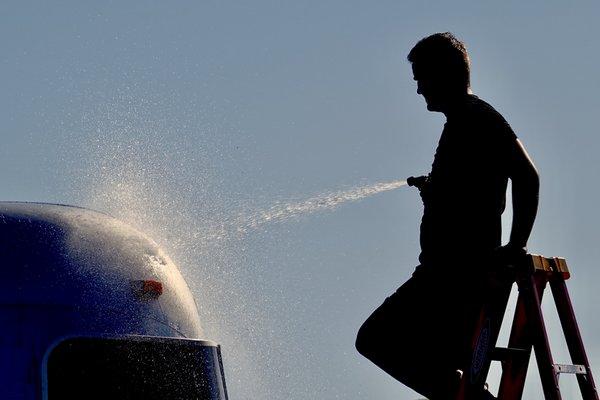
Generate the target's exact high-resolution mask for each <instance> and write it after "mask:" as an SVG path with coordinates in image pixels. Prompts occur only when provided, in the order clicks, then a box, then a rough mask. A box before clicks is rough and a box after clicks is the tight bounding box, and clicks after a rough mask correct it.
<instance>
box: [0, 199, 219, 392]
mask: <svg viewBox="0 0 600 400" xmlns="http://www.w3.org/2000/svg"><path fill="white" fill-rule="evenodd" d="M0 256H1V258H0V260H1V267H0V284H1V287H0V326H1V327H2V328H1V331H0V371H1V372H2V373H1V374H0V388H1V390H2V394H1V396H0V397H1V398H10V399H27V400H29V399H36V400H37V399H50V400H58V399H68V398H115V399H117V398H120V399H138V398H139V399H142V398H143V399H202V400H205V399H206V400H226V399H227V393H226V388H225V380H224V376H223V368H222V362H221V353H220V347H219V346H218V345H217V344H215V343H213V342H210V341H206V340H201V338H202V337H203V333H202V329H201V326H200V320H199V316H198V311H197V307H196V304H195V302H194V299H193V297H192V294H191V292H190V290H189V288H188V286H187V284H186V282H185V281H184V279H183V277H182V276H181V274H180V272H179V270H178V269H177V267H176V266H175V264H174V263H173V262H172V261H171V260H170V259H169V257H168V256H167V255H166V254H165V253H164V252H163V251H162V250H161V249H160V248H159V246H158V245H157V244H156V243H155V242H154V241H152V240H151V239H149V238H148V237H146V236H145V235H143V234H142V233H140V232H139V231H136V230H135V229H133V228H132V227H130V226H128V225H126V224H124V223H123V222H121V221H119V220H117V219H114V218H112V217H110V216H108V215H106V214H102V213H98V212H94V211H91V210H88V209H84V208H78V207H71V206H64V205H53V204H41V203H17V202H0Z"/></svg>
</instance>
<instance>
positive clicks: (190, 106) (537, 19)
mask: <svg viewBox="0 0 600 400" xmlns="http://www.w3.org/2000/svg"><path fill="white" fill-rule="evenodd" d="M0 10H1V12H0V43H1V48H2V53H1V54H0V85H1V86H0V87H1V88H2V95H0V121H2V123H1V124H0V137H1V138H2V142H1V143H2V144H1V146H0V182H1V185H0V198H1V199H3V200H19V201H41V202H54V203H66V204H74V205H81V206H86V207H91V208H94V209H98V210H101V211H105V212H109V213H111V214H112V215H114V216H116V217H118V218H120V219H123V220H124V221H126V222H128V223H130V224H132V225H134V226H136V227H137V228H139V229H140V230H143V231H145V232H147V233H148V234H149V235H150V236H151V237H153V238H154V239H155V240H156V241H157V242H158V243H160V244H161V245H162V246H163V247H164V248H165V249H166V250H167V252H168V253H169V254H171V256H172V258H173V259H174V260H175V261H176V262H177V263H178V264H179V266H180V268H181V270H182V273H183V275H184V276H185V277H186V279H187V280H188V283H189V285H190V287H191V289H192V291H193V293H194V295H195V297H196V300H197V303H198V306H199V312H200V316H201V319H202V322H203V327H204V330H205V334H206V336H207V337H206V338H207V339H211V340H215V341H217V342H219V343H221V345H222V352H223V359H224V364H225V373H226V379H227V384H228V388H229V394H230V398H231V399H261V398H265V399H266V398H273V399H284V398H285V399H298V400H300V399H308V398H315V399H316V398H318V399H348V400H355V399H356V400H357V399H364V398H378V399H407V400H414V399H416V398H418V397H419V396H418V395H417V394H416V393H415V392H413V391H411V390H410V389H407V388H405V387H404V386H403V385H402V384H400V383H398V382H396V381H394V380H393V379H392V378H390V377H388V376H387V375H386V374H385V373H383V372H381V371H380V370H378V368H377V367H375V366H374V365H372V364H371V363H370V362H368V361H367V360H366V359H363V358H362V357H361V356H360V355H359V354H358V353H357V352H356V351H355V349H354V338H355V334H356V331H357V329H358V328H359V326H360V325H361V323H362V322H363V321H364V320H365V319H366V318H367V317H368V315H369V314H370V313H371V312H372V311H373V310H374V309H375V308H376V307H377V306H378V305H379V304H380V303H381V302H382V301H383V300H384V299H385V297H386V296H388V295H389V294H391V293H392V292H393V291H394V290H395V289H396V288H397V287H398V286H400V285H401V284H402V283H403V282H404V281H405V280H406V279H408V278H409V277H410V274H411V273H412V271H413V269H414V267H415V266H416V265H417V255H418V252H419V249H418V226H419V220H420V216H421V212H422V206H421V204H420V199H419V196H418V195H417V193H416V192H415V191H413V190H411V189H409V188H406V187H403V188H400V189H397V190H395V191H390V192H385V193H381V194H378V195H375V196H373V197H369V198H367V199H364V200H363V201H360V202H353V203H348V204H343V205H341V206H339V207H338V208H337V209H336V210H334V211H331V212H329V211H327V212H321V213H316V214H312V215H306V216H300V217H297V218H294V219H291V220H289V221H285V222H279V223H274V224H263V225H261V227H260V229H256V230H254V231H250V232H246V233H244V234H240V235H234V236H232V237H225V238H218V237H215V235H212V233H213V232H214V230H215V229H216V228H218V227H219V226H222V225H223V224H224V223H225V222H226V221H231V220H235V218H238V217H240V216H243V215H246V214H248V213H250V214H251V213H253V212H256V210H261V209H265V208H268V207H270V206H272V205H273V204H277V203H278V202H279V203H282V202H283V203H285V202H289V201H301V200H303V199H306V198H310V197H313V196H316V195H319V194H323V193H328V192H331V191H337V190H343V189H347V188H351V187H355V186H360V185H370V184H375V183H378V182H387V181H393V180H396V179H404V178H406V177H408V176H411V175H417V174H422V173H426V172H427V171H428V170H429V168H430V166H431V162H432V159H433V153H434V151H435V147H436V144H437V141H438V139H439V134H440V132H441V128H442V125H443V123H444V118H443V116H442V115H440V114H435V113H430V112H427V110H426V108H425V104H424V101H423V99H422V98H421V97H420V96H418V95H417V94H416V86H415V83H414V81H413V80H412V73H411V70H410V65H409V63H408V62H407V61H406V54H407V53H408V51H409V50H410V48H411V47H412V46H413V45H414V44H415V43H416V42H417V41H418V40H419V39H421V38H422V37H424V36H426V35H428V34H431V33H434V32H444V31H451V32H453V33H454V34H455V35H456V36H457V37H459V38H460V39H462V40H464V42H465V43H466V45H467V48H468V50H469V53H470V57H471V62H472V79H471V80H472V86H473V91H474V93H475V94H477V95H478V96H480V97H481V98H483V99H484V100H486V101H488V102H489V103H491V104H492V105H493V106H494V107H496V109H497V110H498V111H500V112H501V113H502V114H503V116H504V117H505V118H506V119H507V120H508V122H509V123H510V124H511V126H512V128H513V130H514V131H515V132H516V134H517V135H518V136H519V137H520V139H521V140H522V141H523V143H524V144H525V146H526V148H527V150H528V152H529V153H530V155H531V156H532V158H533V160H534V162H535V164H536V166H537V167H538V170H539V172H540V176H541V191H540V199H541V200H540V209H539V214H538V218H537V222H536V225H535V227H534V231H533V233H532V236H531V239H530V242H529V250H530V251H531V252H534V253H540V254H545V255H548V256H563V257H565V258H566V259H567V261H568V263H569V265H570V268H571V270H572V273H573V277H572V279H571V280H570V281H569V282H568V285H569V288H570V292H571V297H572V300H573V302H574V305H575V309H576V312H577V317H578V319H579V325H580V328H581V330H582V333H583V339H584V341H585V344H586V347H587V351H588V356H589V358H590V360H591V363H592V367H593V371H594V372H595V373H596V375H598V374H599V373H600V339H599V338H600V335H598V333H600V319H599V318H597V315H598V304H599V303H600V294H599V291H598V290H597V289H596V282H598V280H599V278H600V272H599V271H598V269H597V268H596V266H595V264H596V261H597V260H598V259H599V258H600V246H598V245H597V238H598V236H599V235H598V234H599V232H598V230H599V229H600V221H599V219H600V213H599V212H598V210H597V204H600V191H599V189H598V176H599V172H600V170H599V168H598V163H597V153H598V147H599V146H600V140H599V139H598V136H597V134H596V132H595V130H596V129H597V122H596V118H597V115H596V114H597V110H598V109H599V108H600V101H599V99H598V92H599V89H600V87H599V80H600V77H599V75H598V73H597V65H598V63H599V61H600V60H599V57H600V56H599V54H600V53H599V52H598V43H597V40H596V39H597V38H598V37H600V32H599V29H600V28H598V24H597V19H598V16H599V12H600V5H599V4H598V3H597V2H594V1H577V2H561V1H530V2H520V1H505V2H480V1H472V2H468V1H454V2H444V1H402V2H399V1H377V2H367V1H364V2H358V1H341V0H340V1H319V2H317V1H293V2H291V1H253V2H242V1H239V2H234V1H208V0H207V1H189V2H188V1H170V2H160V1H148V2H141V1H140V2H136V1H103V2H98V1H57V2H29V1H18V2H16V1H14V2H13V1H4V2H2V5H1V6H0ZM465 179H468V177H465ZM224 221H225V222H224ZM509 221H510V209H509V210H507V212H506V215H505V217H504V222H505V238H506V237H507V232H508V226H507V224H508V223H509ZM448 262H449V265H451V264H452V263H459V262H460V260H457V259H455V258H453V255H448ZM548 299H550V296H548V297H547V300H548ZM551 306H552V304H551V302H548V301H547V302H546V303H545V306H544V310H545V311H547V312H546V314H547V318H548V321H549V331H550V332H549V335H550V338H551V342H552V344H553V345H554V349H555V350H554V355H555V360H556V361H560V362H564V363H568V362H569V359H568V355H567V353H566V350H565V346H564V343H563V342H561V339H560V336H561V335H560V328H559V325H558V323H557V318H556V316H555V315H554V314H553V309H552V308H551ZM511 307H513V306H510V307H509V309H508V312H507V313H508V314H510V311H511V310H513V308H511ZM414 329H419V327H418V326H415V327H414ZM532 367H533V365H532ZM535 375H536V369H535V368H530V373H529V375H528V383H527V386H526V390H525V398H528V399H535V398H541V392H540V384H539V379H538V378H537V377H536V376H535ZM498 376H499V369H498V368H497V367H495V369H493V370H492V373H491V375H490V377H489V381H490V384H491V386H492V388H494V387H497V382H498ZM561 387H562V388H563V389H564V393H565V395H566V396H568V398H572V399H576V398H580V397H578V396H579V394H578V393H577V390H576V385H575V380H574V379H572V377H562V378H561Z"/></svg>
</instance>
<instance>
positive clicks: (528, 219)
mask: <svg viewBox="0 0 600 400" xmlns="http://www.w3.org/2000/svg"><path fill="white" fill-rule="evenodd" d="M539 187H540V180H539V177H538V175H537V172H535V171H532V172H531V173H529V174H527V175H526V176H525V177H519V179H513V180H512V201H513V221H512V229H511V232H510V242H509V243H510V245H511V246H514V247H519V248H521V247H526V246H527V240H528V239H529V235H530V234H531V230H532V228H533V223H534V222H535V217H536V215H537V209H538V201H539Z"/></svg>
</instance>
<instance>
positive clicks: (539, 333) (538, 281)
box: [520, 272, 561, 400]
mask: <svg viewBox="0 0 600 400" xmlns="http://www.w3.org/2000/svg"><path fill="white" fill-rule="evenodd" d="M546 279H547V277H546V274H545V273H543V272H541V273H535V274H533V275H529V274H528V275H527V276H525V277H524V278H523V280H522V283H520V285H521V286H522V287H524V288H522V289H521V290H525V291H526V292H525V297H524V298H525V306H526V308H527V315H528V317H529V319H530V321H531V325H530V326H531V328H532V329H531V333H532V336H533V348H534V349H535V358H536V360H537V364H538V370H539V372H540V378H541V380H542V387H543V389H544V396H545V398H546V400H561V395H560V388H559V386H558V375H557V374H556V373H555V372H554V362H553V360H552V353H551V352H550V344H549V342H548V335H547V333H546V324H545V323H544V317H543V315H542V308H541V301H540V300H541V296H540V293H541V292H542V291H543V289H544V288H545V286H546Z"/></svg>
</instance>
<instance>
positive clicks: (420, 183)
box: [406, 175, 429, 190]
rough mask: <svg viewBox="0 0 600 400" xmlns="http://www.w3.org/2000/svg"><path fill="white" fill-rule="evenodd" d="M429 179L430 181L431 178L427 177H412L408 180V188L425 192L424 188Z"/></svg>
mask: <svg viewBox="0 0 600 400" xmlns="http://www.w3.org/2000/svg"><path fill="white" fill-rule="evenodd" d="M428 179H429V177H428V176H426V175H423V176H411V177H410V178H408V179H406V183H407V184H408V186H414V187H416V188H417V189H419V190H423V188H424V187H425V185H426V184H427V180H428Z"/></svg>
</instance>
